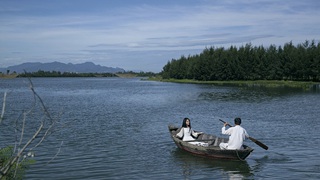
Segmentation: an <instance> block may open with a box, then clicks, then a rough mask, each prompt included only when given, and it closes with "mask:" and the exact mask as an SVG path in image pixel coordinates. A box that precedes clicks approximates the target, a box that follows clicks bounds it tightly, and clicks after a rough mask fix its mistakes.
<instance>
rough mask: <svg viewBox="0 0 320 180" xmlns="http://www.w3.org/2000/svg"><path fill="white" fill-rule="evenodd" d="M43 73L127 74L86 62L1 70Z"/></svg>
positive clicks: (31, 64)
mask: <svg viewBox="0 0 320 180" xmlns="http://www.w3.org/2000/svg"><path fill="white" fill-rule="evenodd" d="M39 70H42V71H57V72H58V71H59V72H62V73H63V72H75V73H117V72H125V70H124V69H122V68H118V67H117V68H112V67H106V66H101V65H96V64H94V63H92V62H85V63H81V64H72V63H68V64H65V63H61V62H51V63H40V62H28V63H22V64H20V65H15V66H9V67H7V68H0V72H2V73H7V72H8V71H9V73H13V72H16V73H18V74H19V73H23V72H24V71H26V72H37V71H39Z"/></svg>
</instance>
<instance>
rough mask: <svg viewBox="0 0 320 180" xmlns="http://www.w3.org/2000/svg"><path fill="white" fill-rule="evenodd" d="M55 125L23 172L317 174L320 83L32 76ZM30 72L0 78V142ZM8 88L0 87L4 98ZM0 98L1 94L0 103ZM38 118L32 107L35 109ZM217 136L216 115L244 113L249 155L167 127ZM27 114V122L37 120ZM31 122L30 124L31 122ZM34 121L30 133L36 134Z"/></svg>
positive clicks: (26, 99)
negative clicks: (175, 136)
mask: <svg viewBox="0 0 320 180" xmlns="http://www.w3.org/2000/svg"><path fill="white" fill-rule="evenodd" d="M32 82H33V85H34V89H35V91H36V92H37V93H38V94H39V96H40V97H41V98H42V100H43V102H44V104H45V106H46V107H47V108H48V110H49V112H50V113H51V115H52V117H54V118H56V119H59V122H60V124H59V125H57V127H59V128H57V129H56V131H55V132H54V133H53V134H51V135H50V136H49V138H47V139H46V140H45V141H44V142H43V143H42V144H41V145H40V146H39V147H38V148H37V149H36V150H35V151H34V152H35V157H34V159H35V160H36V163H35V164H33V165H31V166H30V168H29V169H28V170H27V172H26V175H25V178H24V179H320V153H319V149H320V138H319V135H320V132H319V128H320V118H319V115H320V91H319V88H312V89H310V90H300V89H292V88H263V87H259V86H253V87H232V86H213V85H196V84H176V83H166V82H153V81H143V80H140V79H139V78H132V79H124V78H34V79H32ZM28 87H29V82H28V80H27V79H24V78H18V79H0V93H1V94H3V92H5V91H7V92H8V95H7V102H6V114H5V119H4V121H3V122H2V124H1V125H0V143H1V147H2V146H3V145H10V144H13V143H14V142H15V138H16V137H15V134H14V130H15V128H14V127H15V126H14V123H13V122H14V121H15V120H16V119H18V118H19V115H20V114H21V112H22V111H23V110H26V109H30V107H31V104H32V103H31V102H32V93H31V91H30V89H29V88H28ZM2 96H3V95H1V97H2ZM1 105H2V101H1ZM32 116H36V113H34V114H32ZM184 117H189V118H190V119H191V124H192V128H193V129H194V130H198V131H203V132H206V133H211V134H218V135H220V131H221V127H222V123H221V122H220V121H219V119H224V120H225V121H229V122H233V119H234V118H235V117H241V118H242V126H243V127H244V128H245V129H246V130H247V132H248V133H249V135H250V136H252V137H253V138H255V139H258V140H259V141H261V142H263V143H264V144H266V145H267V146H269V150H267V151H266V150H264V149H262V148H261V147H259V146H257V145H256V144H254V143H253V142H251V141H250V140H246V144H247V145H249V146H251V147H253V148H254V151H253V153H252V154H251V155H250V156H249V157H248V158H247V159H246V161H244V162H241V161H240V162H238V161H225V160H212V159H206V158H202V157H196V156H193V155H190V154H188V153H186V152H183V151H181V150H179V149H178V148H177V147H176V146H175V144H174V143H173V141H172V140H171V138H170V136H169V133H168V127H167V126H168V125H169V124H174V125H177V126H181V123H182V119H183V118H184ZM33 120H34V119H29V120H27V121H26V124H35V122H33ZM26 127H29V126H28V125H26ZM35 130H36V129H35V127H33V126H32V125H30V129H26V130H25V131H26V132H25V133H26V134H28V132H35Z"/></svg>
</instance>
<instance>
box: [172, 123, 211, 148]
mask: <svg viewBox="0 0 320 180" xmlns="http://www.w3.org/2000/svg"><path fill="white" fill-rule="evenodd" d="M200 134H203V133H202V132H195V131H194V130H193V129H192V128H191V121H190V119H189V118H184V119H183V121H182V127H181V128H180V131H179V132H178V133H177V135H176V137H178V138H180V139H182V141H194V142H188V143H190V144H194V145H199V146H208V143H205V142H197V141H196V139H195V138H197V137H198V136H199V135H200Z"/></svg>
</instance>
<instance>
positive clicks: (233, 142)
mask: <svg viewBox="0 0 320 180" xmlns="http://www.w3.org/2000/svg"><path fill="white" fill-rule="evenodd" d="M221 132H222V134H227V135H230V137H229V141H228V149H241V148H242V144H243V141H244V140H245V138H246V137H249V135H248V133H247V131H246V130H245V129H244V128H243V127H241V126H239V125H236V126H234V127H230V128H229V129H227V130H226V127H222V129H221Z"/></svg>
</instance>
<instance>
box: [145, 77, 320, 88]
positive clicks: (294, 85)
mask: <svg viewBox="0 0 320 180" xmlns="http://www.w3.org/2000/svg"><path fill="white" fill-rule="evenodd" d="M148 80H150V81H162V82H173V83H188V84H212V85H217V86H226V85H232V86H262V87H292V88H303V89H310V88H312V87H314V86H318V87H319V86H320V83H319V82H304V81H283V80H281V81H276V80H256V81H197V80H191V79H162V78H159V77H157V78H149V79H148Z"/></svg>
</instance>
